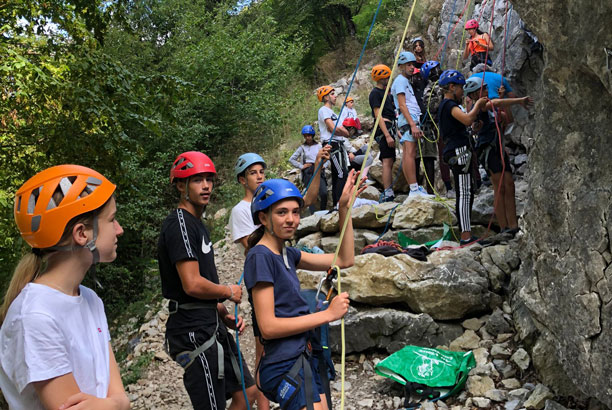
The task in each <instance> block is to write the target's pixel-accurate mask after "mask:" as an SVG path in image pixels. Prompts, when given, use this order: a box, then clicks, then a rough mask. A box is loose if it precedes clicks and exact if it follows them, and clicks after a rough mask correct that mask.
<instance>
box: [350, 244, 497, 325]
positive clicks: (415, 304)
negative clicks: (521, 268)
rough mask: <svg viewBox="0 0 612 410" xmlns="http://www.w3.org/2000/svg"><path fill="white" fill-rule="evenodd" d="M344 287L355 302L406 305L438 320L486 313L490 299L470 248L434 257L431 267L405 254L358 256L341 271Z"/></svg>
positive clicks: (432, 257)
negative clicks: (349, 265)
mask: <svg viewBox="0 0 612 410" xmlns="http://www.w3.org/2000/svg"><path fill="white" fill-rule="evenodd" d="M342 284H343V290H347V291H348V292H349V294H350V295H351V299H352V300H354V301H357V302H361V303H368V304H374V305H381V304H391V303H402V304H405V305H407V306H408V307H409V308H410V309H411V310H412V311H413V312H417V313H427V314H429V315H430V316H432V317H433V318H434V319H436V320H449V319H460V318H462V317H465V315H467V314H470V313H476V312H484V311H487V310H488V306H489V302H490V299H491V296H490V292H489V290H488V280H487V279H486V272H485V271H484V269H483V267H482V265H480V264H479V263H478V262H477V261H475V260H474V257H473V255H472V253H471V252H470V251H469V250H468V249H459V250H455V251H441V252H435V253H433V254H431V255H430V256H429V258H428V261H427V262H420V261H417V260H415V259H413V258H411V257H409V256H408V255H404V254H401V255H396V256H392V257H387V258H386V257H384V256H382V255H378V254H367V255H359V256H357V257H356V258H355V265H354V266H353V267H352V268H349V269H345V270H344V271H343V272H342Z"/></svg>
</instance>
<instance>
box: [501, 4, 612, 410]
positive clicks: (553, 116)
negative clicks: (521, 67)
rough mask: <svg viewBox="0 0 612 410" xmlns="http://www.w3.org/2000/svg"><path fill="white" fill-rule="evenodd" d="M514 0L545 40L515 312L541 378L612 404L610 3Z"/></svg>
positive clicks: (559, 388) (562, 390)
mask: <svg viewBox="0 0 612 410" xmlns="http://www.w3.org/2000/svg"><path fill="white" fill-rule="evenodd" d="M513 3H514V6H515V9H516V10H517V11H518V13H519V14H520V16H521V18H522V19H523V20H524V21H525V22H526V23H527V25H528V26H529V27H530V28H531V30H532V31H533V33H534V34H535V35H537V36H538V38H539V40H540V42H541V43H542V44H543V46H544V53H543V57H544V67H543V69H542V71H541V72H540V73H539V75H538V76H537V77H536V78H535V84H534V85H535V89H534V90H531V91H530V93H533V95H534V96H535V97H536V102H537V103H536V109H535V110H534V111H535V113H536V114H535V115H536V118H535V120H536V121H535V123H536V127H535V132H534V134H533V136H532V137H533V141H532V144H530V151H529V164H530V173H529V184H530V190H529V195H528V203H527V205H526V208H525V209H526V213H525V215H524V222H525V226H524V228H525V231H526V235H525V239H524V242H523V255H522V260H523V263H522V265H521V270H520V273H519V274H518V275H516V276H515V277H514V278H513V285H514V294H513V299H512V305H513V310H514V316H515V320H516V321H517V323H518V324H519V327H520V329H519V331H520V334H521V336H522V337H523V338H524V339H525V340H528V341H530V342H531V345H532V348H533V350H534V365H535V366H536V368H537V369H538V370H539V373H540V375H541V376H542V377H543V380H544V382H548V384H549V385H551V386H553V387H555V388H556V389H557V391H558V392H559V393H562V394H576V391H580V392H582V394H583V395H585V396H588V397H595V398H597V399H598V400H599V401H601V402H602V403H604V404H605V405H606V406H608V407H612V388H611V387H610V386H611V385H610V374H612V267H611V262H612V253H611V252H612V248H611V243H610V234H611V231H612V214H611V211H612V167H610V160H609V152H610V151H611V148H612V143H611V141H610V137H611V136H612V133H611V131H610V130H611V128H612V121H611V120H610V113H611V112H612V74H611V71H610V66H609V65H612V56H610V62H609V65H607V64H608V63H607V61H606V55H605V52H604V48H605V47H611V48H612V30H610V27H609V23H610V22H611V21H612V3H611V2H609V1H587V0H584V1H575V0H559V1H555V2H552V1H542V0H516V1H514V2H513ZM535 351H539V352H540V353H544V354H545V355H546V356H547V359H544V360H540V363H536V362H535V356H536V354H535ZM538 356H539V355H538ZM565 375H568V376H569V377H566V376H565Z"/></svg>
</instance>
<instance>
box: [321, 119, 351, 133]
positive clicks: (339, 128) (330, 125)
mask: <svg viewBox="0 0 612 410" xmlns="http://www.w3.org/2000/svg"><path fill="white" fill-rule="evenodd" d="M334 125H335V124H334V122H333V121H332V119H331V118H327V119H326V120H325V126H326V127H327V131H329V132H333V131H334ZM335 134H336V135H339V136H341V137H348V136H350V134H349V132H348V131H347V129H346V128H344V127H343V126H342V125H340V124H338V126H337V127H336V133H335Z"/></svg>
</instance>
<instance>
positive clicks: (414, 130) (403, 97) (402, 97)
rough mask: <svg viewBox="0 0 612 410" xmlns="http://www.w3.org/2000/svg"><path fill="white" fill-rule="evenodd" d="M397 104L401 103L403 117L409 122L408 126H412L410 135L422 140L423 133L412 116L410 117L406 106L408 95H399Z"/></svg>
mask: <svg viewBox="0 0 612 410" xmlns="http://www.w3.org/2000/svg"><path fill="white" fill-rule="evenodd" d="M397 102H398V103H399V108H400V111H401V113H402V115H403V116H404V118H406V121H408V125H409V126H410V135H412V137H413V138H416V139H419V138H421V137H422V136H423V132H422V131H421V130H420V129H419V126H418V125H417V123H416V122H414V120H413V119H412V115H410V110H408V106H407V105H406V94H404V93H398V94H397Z"/></svg>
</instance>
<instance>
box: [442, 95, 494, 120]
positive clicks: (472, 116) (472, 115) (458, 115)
mask: <svg viewBox="0 0 612 410" xmlns="http://www.w3.org/2000/svg"><path fill="white" fill-rule="evenodd" d="M486 103H487V99H486V98H484V97H483V98H479V99H478V101H476V103H475V104H474V107H472V110H471V111H470V112H469V113H465V112H463V111H461V108H459V107H457V106H455V107H453V109H452V110H451V115H452V116H453V118H455V119H456V120H457V121H459V122H460V123H462V124H463V125H465V126H466V127H467V126H470V125H472V123H473V122H474V121H476V117H477V116H478V112H479V111H480V110H481V109H482V107H484V105H485V104H486Z"/></svg>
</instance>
